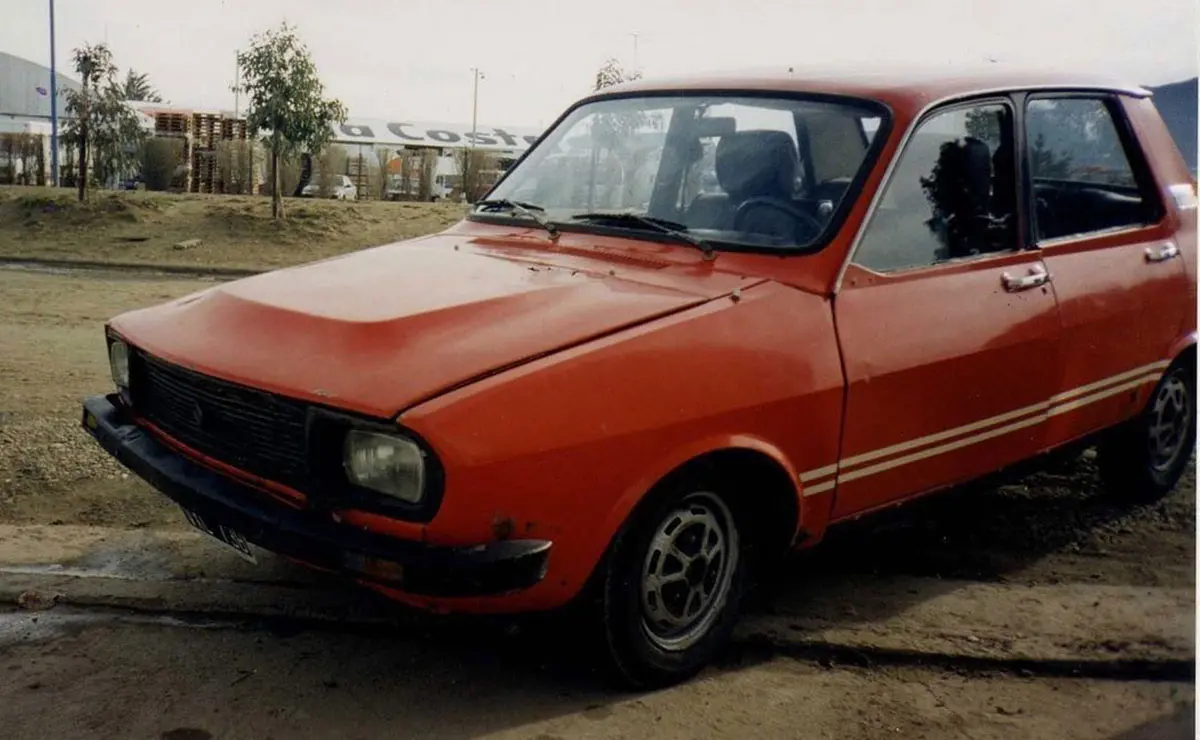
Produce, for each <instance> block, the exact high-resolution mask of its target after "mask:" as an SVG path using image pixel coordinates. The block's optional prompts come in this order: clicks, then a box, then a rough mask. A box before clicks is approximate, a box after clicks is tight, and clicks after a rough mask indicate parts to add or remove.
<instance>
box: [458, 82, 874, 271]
mask: <svg viewBox="0 0 1200 740" xmlns="http://www.w3.org/2000/svg"><path fill="white" fill-rule="evenodd" d="M882 115H883V112H882V110H881V109H880V108H877V107H875V106H874V105H872V104H868V103H865V102H864V103H847V102H828V101H824V100H820V101H818V100H812V99H803V98H794V97H778V98H771V97H758V96H740V97H739V96H730V95H707V94H706V95H676V96H670V97H663V96H647V97H631V98H629V97H627V98H613V99H607V100H598V101H595V102H592V103H587V104H585V105H583V106H580V107H579V108H576V109H575V110H574V111H572V112H571V113H570V114H569V115H568V116H567V117H566V118H565V119H564V120H563V121H562V122H561V123H559V124H558V125H557V126H555V128H554V129H553V130H552V131H551V132H550V133H548V134H547V135H546V137H545V138H544V139H543V140H542V141H541V142H540V143H539V144H538V145H537V146H536V147H535V148H534V149H533V151H531V152H530V153H529V155H528V156H527V157H526V158H525V159H524V160H522V161H521V162H520V163H519V164H518V165H516V166H515V167H513V168H512V171H511V172H509V174H508V176H507V177H506V178H505V179H504V180H503V181H502V182H501V183H500V184H499V185H498V186H497V187H496V188H495V189H494V190H493V191H492V192H491V193H489V194H488V200H489V201H500V200H506V201H514V202H520V203H523V204H525V205H526V206H528V207H533V208H537V209H539V210H540V211H541V209H544V211H541V212H542V213H543V214H544V217H545V220H547V221H550V222H553V223H557V224H563V225H566V226H568V228H585V229H586V228H588V227H589V226H591V227H603V228H626V229H639V230H645V231H649V230H650V229H646V228H644V227H645V224H644V222H642V223H641V225H639V222H638V221H637V220H635V219H629V218H625V219H620V220H617V219H612V218H605V216H606V215H609V214H634V215H637V216H644V217H649V218H652V219H658V220H660V221H663V222H668V223H671V224H673V225H674V226H675V227H677V228H678V229H679V230H680V231H685V232H686V233H687V234H689V235H691V236H693V237H695V238H697V239H703V240H705V241H706V242H708V243H711V244H714V245H715V246H716V247H717V248H720V247H721V246H722V245H726V246H729V245H741V246H749V247H758V248H766V249H771V250H785V249H795V248H802V247H806V246H809V245H811V244H813V243H815V242H818V241H820V240H821V239H822V238H823V237H824V236H825V235H826V232H827V231H829V230H831V229H833V228H835V227H836V224H834V223H833V222H834V219H835V216H836V215H837V214H839V213H840V210H839V206H840V205H841V204H842V202H843V201H845V200H847V199H849V198H852V197H853V195H854V193H853V192H851V191H852V190H853V185H854V183H855V182H856V181H857V175H858V174H859V173H860V171H862V170H863V169H865V167H866V165H867V164H868V162H867V158H868V153H869V151H870V147H871V144H872V142H873V140H874V137H875V136H876V134H877V133H878V132H879V130H880V123H881V121H882ZM480 210H481V211H482V210H485V209H484V208H481V209H480ZM486 216H487V217H488V218H493V217H495V218H515V219H521V218H524V216H523V215H522V214H521V213H520V212H519V211H512V210H510V211H506V212H504V213H492V212H489V213H487V214H486Z"/></svg>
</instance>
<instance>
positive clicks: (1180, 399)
mask: <svg viewBox="0 0 1200 740" xmlns="http://www.w3.org/2000/svg"><path fill="white" fill-rule="evenodd" d="M1195 446H1196V373H1195V367H1194V366H1193V365H1192V363H1191V362H1186V361H1185V362H1177V363H1176V364H1174V365H1172V366H1171V367H1170V368H1169V369H1168V370H1167V372H1166V373H1165V374H1164V375H1163V377H1162V378H1161V379H1160V380H1159V381H1158V385H1157V386H1156V387H1155V389H1154V393H1153V394H1152V395H1151V396H1150V402H1149V403H1147V404H1146V408H1145V410H1143V411H1142V413H1141V414H1140V415H1139V416H1138V417H1137V418H1135V419H1133V420H1132V421H1130V422H1128V423H1127V424H1125V425H1124V426H1122V427H1121V428H1119V429H1117V430H1115V431H1114V432H1113V433H1112V434H1110V435H1109V437H1108V438H1107V439H1105V440H1104V441H1103V442H1102V443H1101V445H1100V450H1099V453H1100V454H1099V463H1100V471H1101V474H1102V476H1103V477H1104V482H1105V484H1106V485H1107V487H1108V488H1109V490H1110V491H1111V492H1112V493H1114V494H1116V495H1118V496H1121V497H1122V498H1128V499H1134V500H1141V501H1153V500H1157V499H1159V498H1162V497H1163V496H1165V495H1166V494H1167V493H1169V492H1170V491H1171V489H1173V488H1174V487H1175V484H1176V483H1177V482H1178V481H1179V478H1180V476H1182V475H1183V472H1184V470H1186V469H1187V466H1188V462H1189V461H1190V460H1191V457H1192V451H1193V449H1194V448H1195Z"/></svg>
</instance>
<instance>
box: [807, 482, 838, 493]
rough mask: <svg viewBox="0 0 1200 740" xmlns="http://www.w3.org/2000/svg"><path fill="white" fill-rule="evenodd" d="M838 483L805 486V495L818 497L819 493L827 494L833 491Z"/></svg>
mask: <svg viewBox="0 0 1200 740" xmlns="http://www.w3.org/2000/svg"><path fill="white" fill-rule="evenodd" d="M836 483H837V481H836V480H827V481H825V482H824V483H817V484H816V485H812V486H805V487H804V495H805V496H816V495H817V494H818V493H825V492H826V491H832V490H833V486H834V484H836Z"/></svg>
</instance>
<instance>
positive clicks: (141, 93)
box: [121, 69, 162, 103]
mask: <svg viewBox="0 0 1200 740" xmlns="http://www.w3.org/2000/svg"><path fill="white" fill-rule="evenodd" d="M121 97H122V99H124V100H136V101H138V102H146V103H161V102H162V97H161V96H160V95H159V94H158V91H157V90H155V89H154V87H153V86H152V85H151V84H150V75H148V74H146V73H145V72H134V71H133V70H132V69H131V70H129V71H128V72H126V73H125V80H124V81H123V82H122V83H121Z"/></svg>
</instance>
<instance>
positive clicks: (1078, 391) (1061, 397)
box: [1050, 362, 1171, 403]
mask: <svg viewBox="0 0 1200 740" xmlns="http://www.w3.org/2000/svg"><path fill="white" fill-rule="evenodd" d="M1170 364H1171V363H1169V362H1155V363H1153V364H1150V365H1146V366H1144V367H1139V368H1137V369H1135V370H1130V371H1129V372H1127V373H1121V374H1120V375H1114V376H1112V377H1111V378H1105V379H1104V380H1097V381H1096V382H1095V383H1088V384H1087V385H1083V386H1080V387H1078V388H1075V389H1074V390H1069V391H1064V392H1062V393H1059V394H1058V395H1056V396H1051V397H1050V402H1051V403H1058V402H1060V401H1066V400H1067V399H1069V398H1075V397H1076V396H1082V395H1085V394H1087V393H1091V392H1092V391H1094V390H1097V389H1099V388H1104V387H1106V386H1110V385H1112V384H1113V383H1120V382H1121V381H1124V380H1129V379H1131V378H1136V377H1137V376H1139V375H1144V374H1146V373H1149V372H1150V371H1152V370H1160V371H1161V370H1166V369H1167V366H1168V365H1170Z"/></svg>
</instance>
